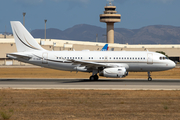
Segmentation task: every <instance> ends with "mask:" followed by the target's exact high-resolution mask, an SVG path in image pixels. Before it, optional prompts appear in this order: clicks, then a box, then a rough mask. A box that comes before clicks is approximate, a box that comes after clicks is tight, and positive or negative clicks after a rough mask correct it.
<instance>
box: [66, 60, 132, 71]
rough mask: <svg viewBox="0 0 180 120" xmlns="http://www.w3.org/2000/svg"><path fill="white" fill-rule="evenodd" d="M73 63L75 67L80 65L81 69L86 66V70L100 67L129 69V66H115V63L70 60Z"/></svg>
mask: <svg viewBox="0 0 180 120" xmlns="http://www.w3.org/2000/svg"><path fill="white" fill-rule="evenodd" d="M68 61H71V62H72V63H73V65H77V64H80V67H83V66H86V68H94V69H98V68H99V67H125V68H129V66H128V65H127V64H117V63H115V64H113V63H97V62H88V61H79V60H68Z"/></svg>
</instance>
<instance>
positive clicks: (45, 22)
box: [44, 20, 47, 41]
mask: <svg viewBox="0 0 180 120" xmlns="http://www.w3.org/2000/svg"><path fill="white" fill-rule="evenodd" d="M44 22H45V33H44V39H45V41H46V22H47V20H44Z"/></svg>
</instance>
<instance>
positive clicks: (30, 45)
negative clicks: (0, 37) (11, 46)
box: [11, 21, 44, 52]
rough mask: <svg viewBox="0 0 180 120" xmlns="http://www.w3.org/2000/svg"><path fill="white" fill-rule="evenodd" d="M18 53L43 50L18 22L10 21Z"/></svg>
mask: <svg viewBox="0 0 180 120" xmlns="http://www.w3.org/2000/svg"><path fill="white" fill-rule="evenodd" d="M11 27H12V31H13V35H14V39H15V42H16V48H17V51H18V52H25V51H34V50H44V49H43V48H42V47H41V46H40V45H39V44H38V43H37V42H36V41H35V39H34V38H33V37H32V35H31V34H30V33H29V32H28V31H27V30H26V28H25V27H24V26H23V25H22V24H21V23H20V22H19V21H11Z"/></svg>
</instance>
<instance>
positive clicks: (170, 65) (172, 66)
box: [168, 61, 176, 69]
mask: <svg viewBox="0 0 180 120" xmlns="http://www.w3.org/2000/svg"><path fill="white" fill-rule="evenodd" d="M168 67H169V68H171V69H172V68H175V67H176V63H175V62H173V61H170V62H169V64H168Z"/></svg>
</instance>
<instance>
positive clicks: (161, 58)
mask: <svg viewBox="0 0 180 120" xmlns="http://www.w3.org/2000/svg"><path fill="white" fill-rule="evenodd" d="M159 59H160V60H167V59H168V57H160V58H159Z"/></svg>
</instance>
